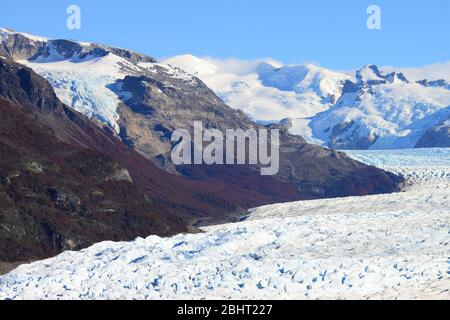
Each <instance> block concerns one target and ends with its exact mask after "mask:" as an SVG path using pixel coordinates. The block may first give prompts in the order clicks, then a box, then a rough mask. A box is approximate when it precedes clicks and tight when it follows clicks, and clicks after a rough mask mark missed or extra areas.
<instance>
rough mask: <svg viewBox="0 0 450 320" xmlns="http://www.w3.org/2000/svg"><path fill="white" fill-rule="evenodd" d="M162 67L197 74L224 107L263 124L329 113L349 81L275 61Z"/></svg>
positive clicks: (181, 60)
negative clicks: (227, 106) (220, 100)
mask: <svg viewBox="0 0 450 320" xmlns="http://www.w3.org/2000/svg"><path fill="white" fill-rule="evenodd" d="M163 62H164V63H166V64H169V65H173V66H177V67H179V68H181V69H183V70H186V71H187V72H189V73H192V74H195V75H196V76H198V77H199V78H201V79H202V80H203V81H204V82H205V83H206V84H207V85H208V86H209V87H210V88H212V89H213V90H214V91H215V92H216V93H217V94H218V95H219V96H220V97H221V98H222V100H224V101H225V103H227V104H228V105H230V106H231V107H233V108H235V109H240V110H243V111H244V112H245V113H246V114H248V115H249V116H250V117H251V118H252V119H253V120H256V121H260V122H263V123H267V122H274V121H275V122H276V121H279V120H280V119H284V118H304V117H308V116H313V115H315V114H317V113H318V112H321V111H324V110H326V109H327V108H328V107H329V106H331V105H332V104H333V103H334V102H335V101H336V99H338V98H339V96H340V92H341V91H342V88H343V86H344V82H345V81H346V80H347V79H349V78H350V77H349V76H347V75H345V74H341V73H337V72H332V71H329V70H326V69H323V68H320V67H316V66H314V65H311V64H309V65H306V66H282V65H280V64H279V63H277V62H274V61H271V60H261V61H257V62H255V63H245V62H239V61H229V62H220V61H217V60H214V59H208V58H206V59H200V58H197V57H195V56H192V55H183V56H176V57H173V58H169V59H166V60H164V61H163ZM233 64H234V65H233ZM230 65H231V66H230Z"/></svg>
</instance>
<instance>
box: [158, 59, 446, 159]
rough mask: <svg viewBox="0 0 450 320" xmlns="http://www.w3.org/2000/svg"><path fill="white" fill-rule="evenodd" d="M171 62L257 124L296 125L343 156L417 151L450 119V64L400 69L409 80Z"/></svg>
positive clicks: (389, 74)
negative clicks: (423, 139) (350, 151)
mask: <svg viewBox="0 0 450 320" xmlns="http://www.w3.org/2000/svg"><path fill="white" fill-rule="evenodd" d="M164 63H168V64H172V65H174V66H178V67H180V68H182V69H184V70H186V71H187V72H190V73H192V74H195V75H196V76H198V77H199V78H200V79H202V80H203V81H205V83H206V84H207V85H208V86H210V87H211V88H212V89H213V90H214V91H215V92H216V93H217V94H218V95H219V96H220V97H221V98H222V99H223V100H224V101H225V102H226V103H227V104H229V105H230V106H232V107H233V108H236V109H240V110H243V111H244V112H245V113H246V114H248V115H249V116H250V117H251V118H252V119H254V120H256V121H260V122H262V123H270V122H279V121H282V123H284V124H286V123H288V124H289V125H288V126H289V131H290V133H292V134H296V135H300V136H302V137H303V138H305V139H306V140H307V141H308V142H311V143H315V144H318V145H321V146H325V147H331V148H335V149H358V150H360V149H361V150H365V149H373V150H383V149H402V148H405V149H406V148H415V147H416V146H417V144H418V142H419V141H420V139H421V137H423V136H424V135H425V133H426V132H427V131H428V130H430V129H433V128H435V127H436V126H438V125H439V124H440V123H442V122H443V121H445V120H447V119H448V118H449V116H450V85H449V83H448V81H449V80H448V79H450V72H448V70H449V69H448V64H444V65H442V66H441V65H437V66H428V67H424V68H422V69H407V68H399V69H398V70H404V71H405V72H406V73H407V74H406V75H405V74H403V73H401V72H399V71H398V70H396V69H395V68H393V67H386V68H378V67H377V66H375V65H367V66H365V67H363V68H360V69H359V70H357V71H356V72H346V73H343V72H335V71H331V70H327V69H325V68H321V67H318V66H315V65H312V64H307V65H305V66H296V65H292V66H290V65H288V66H283V65H281V64H279V63H274V62H272V61H270V60H268V61H265V60H261V61H254V62H252V63H251V62H245V61H236V60H225V61H221V60H216V59H211V58H204V59H199V58H197V57H194V56H190V55H183V56H176V57H172V58H169V59H167V60H165V61H164ZM237 66H239V67H240V68H238V67H237ZM436 69H439V70H440V72H437V71H436ZM421 70H422V71H421ZM432 71H434V72H432ZM408 75H411V78H409V77H408ZM421 75H423V76H441V75H443V76H445V77H444V78H443V79H441V78H428V79H426V78H421V77H420V76H421ZM287 119H289V121H286V120H287ZM449 135H450V134H447V135H443V137H442V138H440V139H439V140H445V139H446V137H448V136H449ZM446 143H447V142H445V143H443V142H442V141H433V142H432V143H430V142H428V143H426V144H421V145H420V146H421V147H435V146H439V147H440V146H446Z"/></svg>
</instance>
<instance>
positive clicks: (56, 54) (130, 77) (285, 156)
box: [2, 35, 401, 207]
mask: <svg viewBox="0 0 450 320" xmlns="http://www.w3.org/2000/svg"><path fill="white" fill-rule="evenodd" d="M11 37H13V36H12V35H8V37H7V40H6V41H3V42H2V43H3V47H4V48H5V51H8V50H9V48H10V47H11V45H10V41H11V40H10V39H11ZM33 39H34V38H30V39H29V42H30V43H33V44H34V43H35V41H36V40H33ZM37 43H38V44H39V48H38V50H37V52H36V53H34V52H33V53H34V54H33V56H30V57H28V58H27V59H26V60H21V62H22V63H24V64H26V65H28V66H29V67H31V68H33V69H34V70H35V71H36V72H37V73H39V74H40V75H42V76H43V77H45V78H46V79H47V80H48V81H49V82H50V83H51V84H52V86H53V87H54V88H55V90H56V93H57V95H58V97H60V98H61V99H62V100H63V102H65V103H67V104H68V105H69V106H71V107H73V108H74V109H76V110H78V111H80V112H82V113H83V114H85V115H87V116H89V117H91V118H94V119H96V120H98V121H99V122H100V123H103V124H104V125H106V126H107V127H109V128H112V129H113V131H114V132H115V133H116V135H117V136H118V137H119V138H120V139H121V140H122V142H124V143H126V144H127V145H128V146H129V147H131V148H133V149H134V150H136V151H138V152H139V153H140V154H141V155H143V156H145V157H146V158H147V159H150V160H151V161H153V162H154V163H155V164H157V165H158V166H159V167H160V168H163V169H164V170H167V171H169V172H172V173H176V174H179V175H182V176H185V177H188V178H190V179H193V180H194V181H204V180H205V179H206V180H208V181H213V182H214V183H216V184H218V185H222V186H224V187H227V188H229V189H232V190H235V191H236V192H237V190H240V191H242V192H240V194H241V196H238V197H237V198H240V199H241V200H240V201H238V203H239V204H241V205H242V206H244V207H245V206H247V205H249V201H248V200H247V199H251V198H252V199H258V201H268V202H267V203H270V202H273V201H279V200H280V199H283V198H284V199H285V200H288V199H290V200H292V199H293V198H297V199H305V198H323V197H334V196H348V195H363V194H373V193H385V192H392V191H397V190H399V183H400V182H401V179H399V178H398V177H395V176H394V175H391V174H389V173H386V172H384V171H382V170H378V169H376V168H373V167H369V166H366V165H364V164H361V163H358V162H357V161H354V160H351V159H350V158H348V157H346V156H345V155H344V154H342V153H338V152H334V151H331V150H326V149H323V148H320V147H317V146H312V145H310V144H308V143H307V142H306V141H305V140H304V139H302V138H301V137H298V136H291V135H290V134H289V133H288V132H287V131H286V130H282V136H281V141H282V145H281V156H280V159H281V168H280V172H279V174H278V175H276V176H274V177H261V176H260V175H259V168H258V167H256V166H182V167H177V166H174V165H173V164H172V163H171V159H170V151H171V148H172V144H171V142H170V136H171V133H172V132H173V131H174V130H175V129H180V128H184V129H187V130H190V131H191V132H192V131H193V128H192V127H193V123H194V121H203V123H204V126H205V127H206V128H217V129H222V130H225V129H229V128H235V129H237V128H239V129H249V128H261V127H262V126H261V125H259V124H256V123H255V122H254V121H252V120H251V119H249V118H248V117H247V116H246V115H245V114H244V113H243V112H241V111H238V110H234V109H232V108H230V107H229V106H228V105H227V104H225V103H224V102H223V100H222V99H221V98H219V97H218V96H217V95H216V94H215V92H214V91H213V90H211V89H210V88H209V87H208V86H207V85H206V84H205V82H204V81H202V80H200V79H199V78H197V77H195V76H194V75H191V74H189V73H186V72H185V71H183V70H182V69H180V68H178V67H175V66H172V65H170V64H164V63H157V62H155V61H154V60H153V59H151V58H148V57H145V56H143V55H139V54H135V53H130V52H127V50H124V49H116V48H111V47H107V46H103V45H99V44H90V43H81V42H74V41H67V40H47V41H43V42H40V41H39V42H37ZM21 58H23V56H22V55H21ZM190 59H192V58H190ZM197 63H198V61H197ZM202 66H203V67H202V68H203V69H204V70H203V72H206V73H213V72H214V68H212V67H211V66H210V65H208V64H202ZM273 72H274V73H276V72H277V71H276V70H275V71H273ZM281 72H283V71H281ZM299 73H301V72H300V71H299ZM324 73H325V71H323V70H320V69H317V68H316V69H314V68H312V67H311V66H310V67H308V70H307V72H306V75H304V76H303V75H302V76H301V77H300V76H298V77H297V78H296V79H295V80H296V81H298V83H299V84H298V86H297V87H298V88H299V89H298V90H299V91H302V90H303V91H304V90H305V88H306V87H307V86H311V88H310V90H309V89H308V90H306V91H307V92H306V95H307V96H308V97H309V96H313V97H315V98H314V99H316V98H317V99H319V100H320V101H322V100H326V101H328V100H330V101H331V100H332V95H327V94H326V93H325V92H328V91H330V90H331V91H330V92H333V90H337V87H339V85H338V84H336V83H335V84H333V85H330V84H329V83H328V80H326V79H325V78H324V77H323V76H322V74H324ZM302 86H303V87H302ZM302 88H303V89H302ZM271 89H273V90H276V92H281V91H280V90H279V89H276V88H271ZM314 99H313V100H314ZM225 177H226V179H225ZM245 190H248V191H245ZM286 190H289V192H286ZM243 191H245V192H243ZM255 194H257V196H256V197H255ZM283 194H284V195H285V196H283ZM204 199H205V201H208V199H207V197H206V198H204ZM243 199H245V201H244V200H243ZM260 203H261V202H260Z"/></svg>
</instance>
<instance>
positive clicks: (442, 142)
mask: <svg viewBox="0 0 450 320" xmlns="http://www.w3.org/2000/svg"><path fill="white" fill-rule="evenodd" d="M416 148H450V117H449V118H448V119H446V120H444V121H442V122H441V123H439V124H438V125H437V126H435V127H433V128H431V129H430V130H428V131H427V132H426V133H425V134H424V135H423V137H422V138H421V139H420V140H419V142H418V143H417V145H416Z"/></svg>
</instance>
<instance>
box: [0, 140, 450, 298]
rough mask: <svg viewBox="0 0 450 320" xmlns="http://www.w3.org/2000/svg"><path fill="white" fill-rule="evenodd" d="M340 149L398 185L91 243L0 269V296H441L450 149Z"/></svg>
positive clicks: (449, 272) (448, 254)
mask: <svg viewBox="0 0 450 320" xmlns="http://www.w3.org/2000/svg"><path fill="white" fill-rule="evenodd" d="M348 154H349V155H350V156H352V157H354V158H355V159H358V160H360V161H364V162H366V163H369V164H372V165H377V166H381V167H383V168H385V169H386V170H390V171H392V172H397V173H400V174H403V175H404V176H405V178H406V181H407V182H406V185H405V188H404V190H403V191H402V192H400V193H395V194H385V195H375V196H364V197H351V198H339V199H326V200H314V201H300V202H293V203H285V204H276V205H270V206H264V207H260V208H255V209H253V210H250V212H248V215H246V216H245V217H243V218H242V221H241V222H238V223H230V224H225V225H218V226H211V227H206V228H203V231H204V232H203V233H201V234H187V235H178V236H175V237H172V238H167V239H163V238H159V237H155V236H150V237H148V238H146V239H142V238H138V239H136V240H135V241H133V242H118V243H115V242H102V243H98V244H96V245H94V246H92V247H90V248H87V249H85V250H82V251H80V252H65V253H63V254H61V255H59V256H57V257H55V258H52V259H48V260H44V261H38V262H35V263H31V264H28V265H22V266H20V267H19V268H17V269H16V270H14V271H12V272H11V273H9V274H7V275H4V276H2V277H0V299H76V300H83V299H216V298H218V299H427V298H428V299H448V297H449V295H450V293H449V290H450V210H449V207H450V206H449V198H450V149H416V150H387V151H383V152H379V151H349V152H348Z"/></svg>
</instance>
